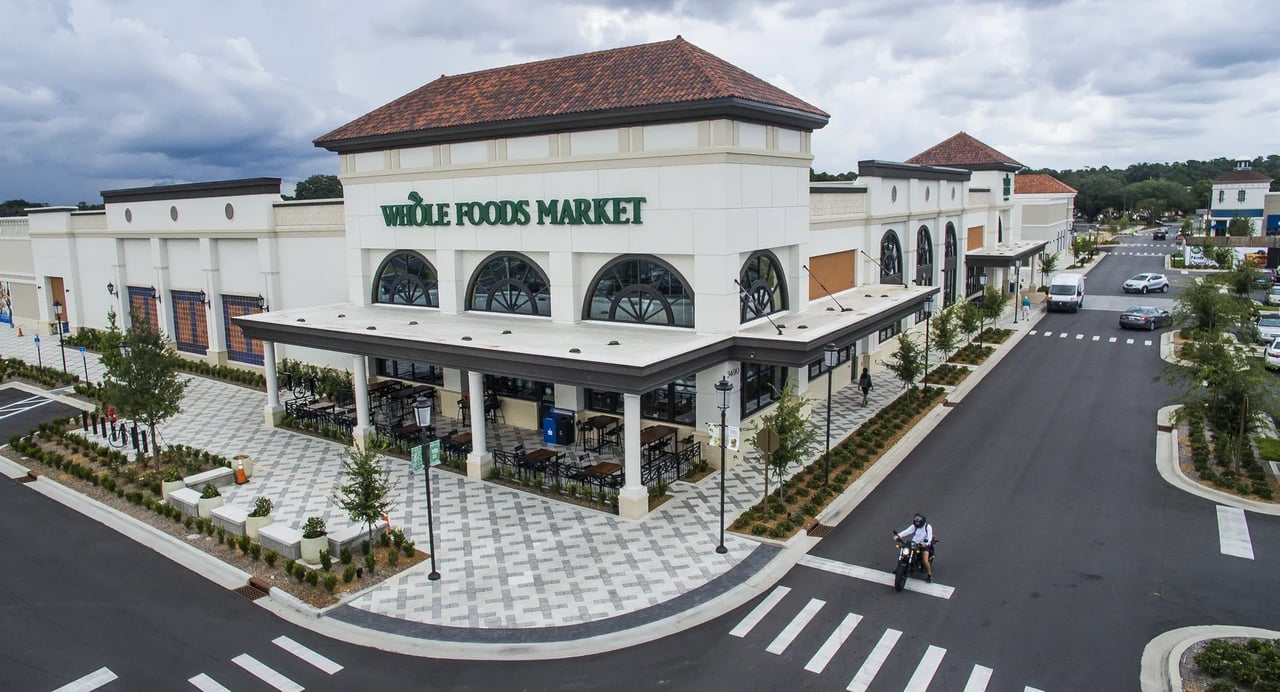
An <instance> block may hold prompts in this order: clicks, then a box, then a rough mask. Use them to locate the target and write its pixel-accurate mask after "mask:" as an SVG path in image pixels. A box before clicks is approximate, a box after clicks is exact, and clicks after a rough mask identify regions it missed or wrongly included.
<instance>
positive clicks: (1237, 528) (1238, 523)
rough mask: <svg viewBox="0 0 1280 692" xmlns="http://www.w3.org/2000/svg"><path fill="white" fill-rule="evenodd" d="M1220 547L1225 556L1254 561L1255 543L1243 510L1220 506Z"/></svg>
mask: <svg viewBox="0 0 1280 692" xmlns="http://www.w3.org/2000/svg"><path fill="white" fill-rule="evenodd" d="M1218 546H1219V548H1220V549H1221V550H1222V554H1223V555H1231V556H1233V557H1242V558H1244V559H1246V560H1252V559H1253V541H1252V540H1250V538H1249V524H1248V523H1247V522H1246V521H1245V518H1244V510H1243V509H1239V508H1236V507H1225V506H1223V505H1218Z"/></svg>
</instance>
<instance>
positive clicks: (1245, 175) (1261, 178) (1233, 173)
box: [1213, 168, 1271, 185]
mask: <svg viewBox="0 0 1280 692" xmlns="http://www.w3.org/2000/svg"><path fill="white" fill-rule="evenodd" d="M1269 182H1271V178H1268V177H1267V174H1265V173H1263V172H1262V171H1255V170H1253V169H1252V168H1245V169H1240V168H1236V169H1234V170H1230V171H1227V172H1226V173H1223V174H1222V175H1220V176H1218V177H1216V178H1214V179H1213V183H1214V184H1215V185H1216V184H1218V183H1269Z"/></svg>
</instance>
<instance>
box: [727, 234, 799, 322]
mask: <svg viewBox="0 0 1280 692" xmlns="http://www.w3.org/2000/svg"><path fill="white" fill-rule="evenodd" d="M738 283H740V284H742V295H740V296H739V298H741V300H740V303H741V311H742V314H741V321H742V322H750V321H751V320H754V319H758V318H760V317H764V316H765V315H772V314H773V313H775V312H781V311H783V310H786V309H787V308H788V304H787V282H786V277H785V276H784V275H783V273H782V267H781V266H780V265H779V262H778V258H777V257H776V256H774V254H773V253H772V252H769V251H767V250H765V251H761V252H757V253H754V254H752V255H751V257H749V258H747V261H746V263H745V264H743V265H742V271H741V272H740V273H739V275H738Z"/></svg>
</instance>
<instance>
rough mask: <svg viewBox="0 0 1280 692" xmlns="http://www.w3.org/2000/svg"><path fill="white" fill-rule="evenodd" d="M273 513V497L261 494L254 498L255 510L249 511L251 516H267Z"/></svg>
mask: <svg viewBox="0 0 1280 692" xmlns="http://www.w3.org/2000/svg"><path fill="white" fill-rule="evenodd" d="M268 514H271V498H268V497H262V496H261V495H259V496H258V497H255V498H254V499H253V511H252V512H249V516H251V517H265V516H267V515H268Z"/></svg>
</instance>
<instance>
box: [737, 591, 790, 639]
mask: <svg viewBox="0 0 1280 692" xmlns="http://www.w3.org/2000/svg"><path fill="white" fill-rule="evenodd" d="M789 593H791V587H788V586H779V587H776V588H774V590H773V591H770V592H769V595H768V596H765V597H764V600H763V601H760V603H759V605H757V606H756V607H755V608H752V609H751V612H750V613H747V616H746V617H745V618H742V622H739V623H738V626H737V627H734V628H733V629H732V630H729V634H731V635H733V636H735V637H745V636H747V635H748V634H750V633H751V630H752V629H753V628H754V627H755V626H756V625H758V624H760V621H761V620H763V619H764V616H766V615H768V614H769V611H771V610H773V607H774V606H776V605H778V602H779V601H781V600H782V599H783V598H784V597H786V595H787V594H789Z"/></svg>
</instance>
